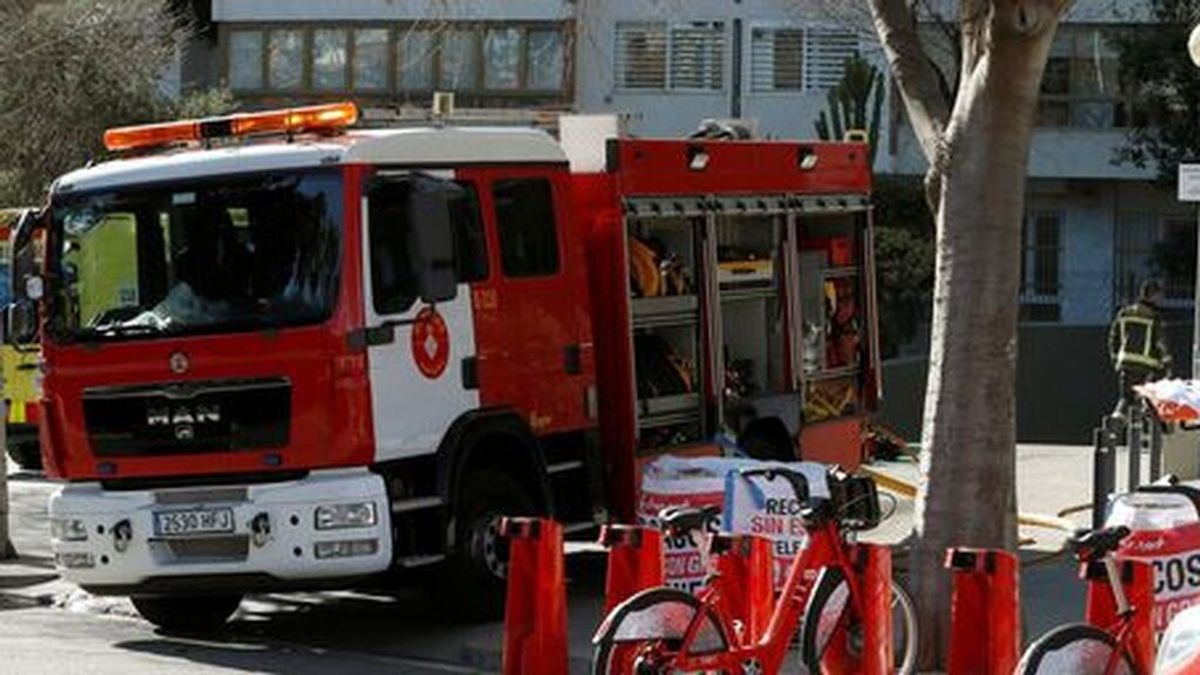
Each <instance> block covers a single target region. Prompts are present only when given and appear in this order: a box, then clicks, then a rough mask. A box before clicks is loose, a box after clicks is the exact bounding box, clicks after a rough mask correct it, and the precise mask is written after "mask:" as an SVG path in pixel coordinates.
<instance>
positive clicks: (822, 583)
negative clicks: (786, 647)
mask: <svg viewBox="0 0 1200 675" xmlns="http://www.w3.org/2000/svg"><path fill="white" fill-rule="evenodd" d="M891 585H892V636H893V643H892V644H893V649H894V653H895V660H896V663H895V667H896V672H897V673H900V675H911V674H912V673H915V672H916V665H917V643H918V642H917V641H918V638H919V635H918V632H919V630H920V629H919V627H918V626H917V615H916V609H915V606H914V605H913V601H912V597H911V596H910V595H909V593H908V591H907V590H905V588H904V587H903V586H901V585H900V584H899V583H898V582H897V581H896V580H895V579H892V582H891ZM847 611H853V608H852V606H851V604H850V586H849V585H848V584H847V583H846V577H845V575H844V574H842V570H841V569H840V568H837V567H827V568H825V569H824V570H822V571H821V574H820V576H819V577H818V579H817V583H816V586H815V588H813V591H812V593H811V594H810V595H809V597H808V603H807V605H806V606H805V608H804V618H803V620H802V622H801V625H800V662H801V663H802V664H804V666H805V667H806V668H807V669H808V672H811V673H819V672H821V657H822V656H823V655H824V653H825V649H826V648H827V647H828V646H829V641H830V639H831V637H832V629H833V628H835V627H836V625H837V623H838V621H840V620H842V618H841V617H842V614H843V613H845V612H847ZM846 620H847V621H849V622H850V628H849V630H848V631H847V635H846V639H847V640H850V641H851V645H850V647H851V649H853V648H854V640H855V639H861V637H860V635H856V634H855V631H857V630H860V629H861V627H862V622H861V620H860V619H859V617H856V616H851V617H848V618H847V619H846Z"/></svg>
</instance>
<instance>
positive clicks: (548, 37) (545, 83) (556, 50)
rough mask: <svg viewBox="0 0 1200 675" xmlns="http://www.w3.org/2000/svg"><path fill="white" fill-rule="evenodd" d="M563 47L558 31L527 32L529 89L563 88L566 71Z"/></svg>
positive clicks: (539, 30)
mask: <svg viewBox="0 0 1200 675" xmlns="http://www.w3.org/2000/svg"><path fill="white" fill-rule="evenodd" d="M564 52H565V45H564V44H563V33H562V31H560V30H546V29H535V30H530V31H529V60H528V62H527V63H528V64H529V65H528V67H529V73H528V81H527V83H526V84H527V86H528V88H529V89H534V90H541V91H558V90H560V89H562V88H563V74H564V72H565V71H566V68H565V65H566V60H565V54H564Z"/></svg>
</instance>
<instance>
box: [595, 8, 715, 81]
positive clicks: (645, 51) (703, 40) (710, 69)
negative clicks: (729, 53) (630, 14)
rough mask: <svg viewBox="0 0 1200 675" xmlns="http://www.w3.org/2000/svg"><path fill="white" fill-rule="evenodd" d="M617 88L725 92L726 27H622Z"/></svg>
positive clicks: (693, 24)
mask: <svg viewBox="0 0 1200 675" xmlns="http://www.w3.org/2000/svg"><path fill="white" fill-rule="evenodd" d="M616 37H617V45H616V63H615V66H616V67H615V72H616V86H617V88H618V89H632V90H640V89H647V90H663V89H669V90H676V91H689V90H691V91H712V90H719V89H721V88H722V87H723V86H724V62H725V24H724V23H722V22H719V21H716V22H705V21H698V22H691V23H673V24H667V23H619V24H617V33H616Z"/></svg>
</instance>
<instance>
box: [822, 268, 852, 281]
mask: <svg viewBox="0 0 1200 675" xmlns="http://www.w3.org/2000/svg"><path fill="white" fill-rule="evenodd" d="M824 274H825V278H826V279H839V278H843V277H856V276H858V268H857V267H830V268H827V269H826V270H825V272H824Z"/></svg>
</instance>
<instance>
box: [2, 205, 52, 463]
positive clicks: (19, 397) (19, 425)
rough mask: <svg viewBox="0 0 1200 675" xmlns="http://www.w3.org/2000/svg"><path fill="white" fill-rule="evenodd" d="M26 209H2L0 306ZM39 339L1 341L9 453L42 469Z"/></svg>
mask: <svg viewBox="0 0 1200 675" xmlns="http://www.w3.org/2000/svg"><path fill="white" fill-rule="evenodd" d="M24 211H25V209H0V306H2V305H7V304H8V303H9V301H10V299H11V296H12V267H13V256H12V251H11V244H10V234H11V232H12V228H13V227H14V226H15V224H16V222H17V219H18V218H19V217H20V215H21V214H22V213H23V212H24ZM39 357H40V354H39V351H38V349H37V347H36V343H35V345H33V346H30V347H21V348H17V347H14V346H12V345H11V344H8V343H7V342H6V343H5V344H3V345H0V372H3V375H4V402H5V403H6V404H7V406H6V407H7V410H8V416H7V418H6V422H7V439H8V442H7V445H8V448H7V450H8V456H9V457H10V458H11V459H12V460H13V461H14V462H16V463H17V464H19V465H20V466H21V467H22V468H25V469H41V468H42V453H41V448H40V446H39V444H38V428H37V422H38V407H37V405H36V403H37V400H38V399H39V398H40V397H41V392H40V387H39V379H38V376H37V375H38V359H39Z"/></svg>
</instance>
